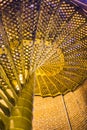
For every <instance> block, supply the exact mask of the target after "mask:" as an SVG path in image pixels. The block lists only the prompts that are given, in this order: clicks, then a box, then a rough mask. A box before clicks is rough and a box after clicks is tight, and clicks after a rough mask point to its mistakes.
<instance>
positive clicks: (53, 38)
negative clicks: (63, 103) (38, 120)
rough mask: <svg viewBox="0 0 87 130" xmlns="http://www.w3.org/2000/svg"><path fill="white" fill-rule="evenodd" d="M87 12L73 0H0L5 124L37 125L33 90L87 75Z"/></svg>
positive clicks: (67, 87) (56, 90) (61, 87)
mask: <svg viewBox="0 0 87 130" xmlns="http://www.w3.org/2000/svg"><path fill="white" fill-rule="evenodd" d="M86 51H87V15H86V13H85V12H84V11H83V10H82V9H81V8H79V6H76V5H75V4H73V2H72V1H70V0H5V1H2V0H1V1H0V127H1V128H0V130H4V129H6V130H16V129H17V130H23V129H24V130H30V129H32V123H31V122H32V108H33V96H34V95H40V96H42V97H46V96H52V97H55V96H57V95H59V94H62V95H64V94H66V93H67V92H70V91H74V90H75V89H76V88H77V87H78V86H79V84H81V83H82V82H83V81H84V80H85V79H86V78H87V53H86Z"/></svg>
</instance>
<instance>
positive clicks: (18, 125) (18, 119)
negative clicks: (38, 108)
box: [9, 79, 34, 130]
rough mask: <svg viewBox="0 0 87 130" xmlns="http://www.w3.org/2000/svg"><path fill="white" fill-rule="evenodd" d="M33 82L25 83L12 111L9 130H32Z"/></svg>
mask: <svg viewBox="0 0 87 130" xmlns="http://www.w3.org/2000/svg"><path fill="white" fill-rule="evenodd" d="M33 80H34V79H33ZM33 80H32V79H30V80H29V82H28V83H26V85H25V87H24V88H23V90H22V92H21V94H20V96H19V98H18V102H17V104H16V106H15V107H14V108H13V110H12V113H11V117H10V124H9V130H32V117H33V115H32V109H33V88H34V81H33Z"/></svg>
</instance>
